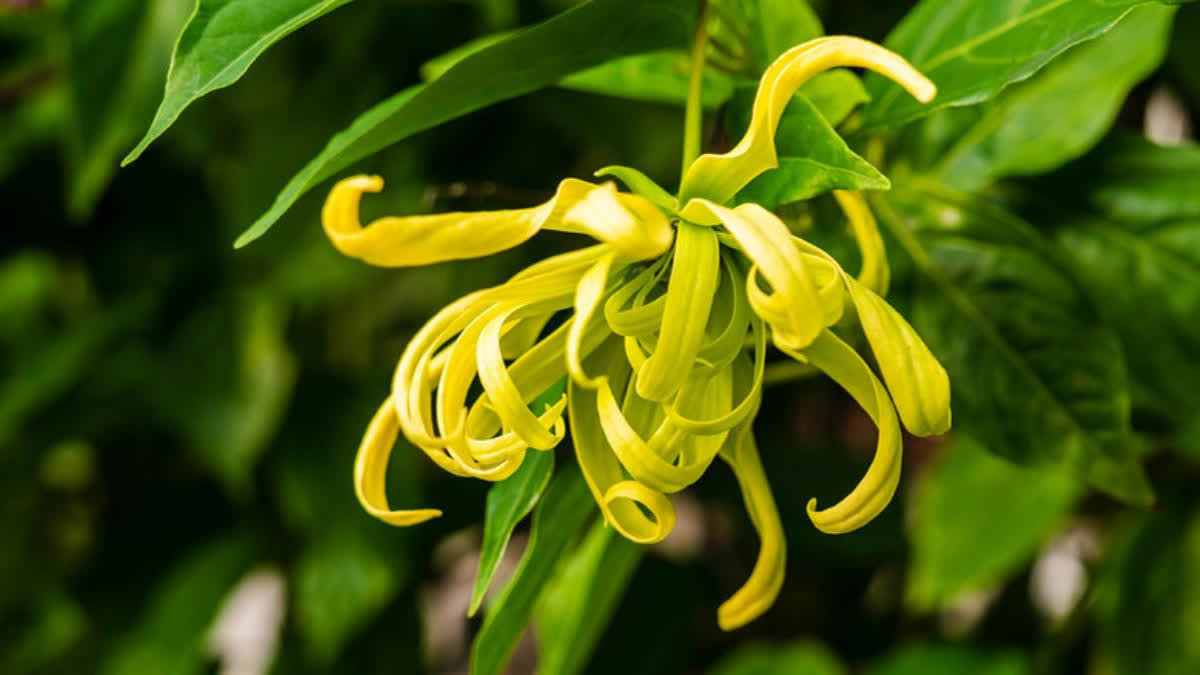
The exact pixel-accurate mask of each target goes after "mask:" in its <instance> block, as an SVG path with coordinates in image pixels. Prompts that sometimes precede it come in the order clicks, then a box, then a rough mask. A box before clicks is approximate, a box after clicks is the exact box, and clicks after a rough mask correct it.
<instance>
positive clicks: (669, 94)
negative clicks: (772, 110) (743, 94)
mask: <svg viewBox="0 0 1200 675" xmlns="http://www.w3.org/2000/svg"><path fill="white" fill-rule="evenodd" d="M690 69H691V58H690V57H689V56H688V53H687V52H685V51H683V50H679V49H672V50H666V51H658V52H651V53H649V54H638V55H636V56H628V57H625V58H623V59H617V60H616V61H611V62H609V63H605V64H603V65H600V66H596V67H595V68H589V69H587V70H585V71H583V72H579V73H575V74H574V75H570V76H568V77H566V78H565V79H563V80H562V81H561V82H559V85H560V86H563V87H566V88H568V89H577V90H579V91H586V92H590V93H593V94H604V95H607V96H620V97H622V98H631V99H635V100H638V101H650V102H652V103H672V104H676V105H683V104H684V103H685V102H686V101H687V92H688V77H689V72H690ZM702 77H703V78H704V84H703V87H704V88H703V89H702V90H701V96H700V101H701V103H702V104H703V105H704V107H705V108H709V109H712V108H716V107H717V106H719V105H721V104H722V103H724V102H725V101H727V100H729V97H730V96H732V95H733V79H732V78H730V77H729V76H728V75H726V74H724V73H722V72H720V71H718V70H715V69H713V68H705V69H704V72H703V73H702Z"/></svg>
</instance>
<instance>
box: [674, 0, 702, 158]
mask: <svg viewBox="0 0 1200 675" xmlns="http://www.w3.org/2000/svg"><path fill="white" fill-rule="evenodd" d="M707 48H708V0H700V11H698V12H697V13H696V40H695V41H694V42H693V43H692V68H691V73H690V74H689V77H688V95H687V108H686V110H685V112H684V117H683V170H682V172H681V173H680V177H681V178H682V176H683V175H685V174H687V170H688V167H689V166H691V165H692V162H694V161H696V158H697V157H699V156H700V131H701V129H700V127H701V122H702V114H703V111H704V108H703V106H701V105H700V95H701V94H702V93H703V92H702V89H703V84H704V52H705V50H706V49H707Z"/></svg>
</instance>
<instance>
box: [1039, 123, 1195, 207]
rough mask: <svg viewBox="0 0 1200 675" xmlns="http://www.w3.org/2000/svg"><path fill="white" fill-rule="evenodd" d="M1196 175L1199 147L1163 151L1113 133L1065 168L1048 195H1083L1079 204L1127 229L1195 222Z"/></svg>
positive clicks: (1191, 145)
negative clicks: (1175, 221) (1128, 227)
mask: <svg viewBox="0 0 1200 675" xmlns="http://www.w3.org/2000/svg"><path fill="white" fill-rule="evenodd" d="M1197 175H1200V145H1196V144H1194V143H1187V144H1183V145H1177V146H1171V147H1164V146H1160V145H1156V144H1154V143H1151V142H1150V141H1148V140H1146V139H1145V138H1142V137H1139V136H1133V135H1129V134H1123V133H1118V134H1113V135H1111V136H1110V137H1108V138H1106V139H1105V140H1104V142H1103V143H1101V144H1100V145H1099V146H1097V147H1096V149H1095V150H1094V151H1092V152H1090V153H1088V154H1087V155H1086V156H1084V157H1083V158H1081V159H1080V160H1079V161H1078V162H1075V163H1073V164H1071V165H1069V166H1067V167H1066V168H1065V169H1064V170H1063V171H1062V172H1061V175H1059V176H1056V177H1055V179H1054V180H1051V181H1049V184H1048V188H1049V190H1048V191H1050V192H1054V193H1058V192H1061V191H1063V190H1070V191H1071V192H1073V193H1078V192H1080V191H1082V192H1083V194H1082V195H1081V196H1080V197H1079V201H1082V202H1084V203H1085V204H1087V205H1088V206H1090V207H1092V208H1094V209H1095V210H1097V211H1099V212H1100V213H1103V214H1104V215H1106V216H1108V217H1109V218H1111V219H1113V220H1114V221H1119V222H1123V223H1128V224H1129V225H1143V224H1152V223H1158V222H1162V221H1166V220H1186V219H1200V190H1198V189H1196V176H1197Z"/></svg>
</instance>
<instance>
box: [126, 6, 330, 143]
mask: <svg viewBox="0 0 1200 675" xmlns="http://www.w3.org/2000/svg"><path fill="white" fill-rule="evenodd" d="M350 1H351V0H195V8H194V9H193V10H192V14H191V17H190V18H189V19H188V22H187V24H186V25H185V26H184V28H183V32H182V33H180V34H179V40H178V42H177V43H176V44H175V51H174V53H173V54H172V56H171V69H170V71H169V72H168V73H167V84H166V91H164V92H163V95H162V102H161V103H159V105H158V111H157V112H155V113H154V120H153V121H152V122H151V123H150V128H149V130H147V131H146V134H145V135H144V136H143V137H142V140H141V141H139V142H138V144H137V147H135V148H134V149H133V150H132V151H130V152H129V154H128V155H127V156H126V157H125V159H124V160H123V161H122V162H121V163H122V164H123V165H124V164H128V163H129V162H132V161H133V160H135V159H137V158H138V156H139V155H141V154H142V152H143V151H144V150H145V149H146V146H148V145H150V143H152V142H153V141H154V139H156V138H158V137H159V136H161V135H162V133H163V132H164V131H166V130H167V129H168V128H169V127H170V126H171V125H172V124H173V123H174V122H175V120H176V119H177V118H178V117H179V115H180V113H182V112H183V110H184V109H185V108H187V107H188V106H189V105H191V104H192V103H193V102H194V101H195V100H196V99H198V98H200V97H201V96H204V95H206V94H209V93H211V92H213V91H216V90H217V89H220V88H222V87H228V86H229V85H231V84H233V83H234V82H237V81H238V79H239V78H241V77H242V75H244V74H245V73H246V71H247V70H248V69H249V68H250V65H251V64H253V63H254V61H255V59H257V58H258V57H259V56H261V55H262V53H263V52H265V51H266V50H267V49H268V48H269V47H270V46H271V45H273V44H275V43H276V42H278V41H279V40H281V39H282V38H284V37H286V36H287V35H288V34H290V33H292V32H293V31H295V30H297V29H299V28H301V27H302V26H304V25H305V24H307V23H309V22H311V21H313V20H315V19H318V18H320V17H322V16H324V15H326V14H328V13H329V12H331V11H333V10H335V9H337V8H338V7H341V6H342V5H345V4H347V3H349V2H350ZM175 4H183V3H175Z"/></svg>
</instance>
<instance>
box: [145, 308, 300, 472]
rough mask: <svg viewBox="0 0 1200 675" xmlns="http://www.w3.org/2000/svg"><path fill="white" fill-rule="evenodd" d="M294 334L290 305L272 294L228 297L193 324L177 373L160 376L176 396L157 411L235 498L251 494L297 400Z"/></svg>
mask: <svg viewBox="0 0 1200 675" xmlns="http://www.w3.org/2000/svg"><path fill="white" fill-rule="evenodd" d="M286 328H287V316H286V314H285V312H284V309H283V307H281V306H280V305H279V304H277V303H276V302H274V301H273V300H272V299H270V298H268V297H266V296H265V295H262V294H254V295H247V296H244V297H240V298H237V299H236V300H234V301H233V302H229V303H226V302H225V301H224V299H222V300H220V301H218V302H216V303H213V304H212V305H211V306H209V307H202V308H201V309H200V310H199V311H196V312H195V313H194V314H193V315H192V316H191V317H190V318H189V321H188V322H187V323H186V324H185V325H184V327H183V329H182V330H181V331H180V336H179V339H178V341H177V342H176V343H175V345H174V346H173V349H172V351H171V353H170V357H169V359H168V362H169V363H170V364H174V367H173V368H167V369H164V370H163V371H161V373H160V377H161V378H162V379H161V380H160V382H161V383H162V384H161V385H160V386H161V389H162V390H163V391H165V392H169V393H167V394H165V395H162V396H160V397H159V398H158V399H156V401H155V403H156V405H158V406H160V408H161V410H162V412H163V413H164V415H166V416H167V417H168V418H169V419H171V420H172V421H173V422H175V423H176V424H177V425H178V427H179V428H180V429H181V430H182V431H184V432H185V433H186V434H187V437H188V440H189V441H190V442H191V444H192V446H193V448H194V449H195V451H196V453H197V456H198V458H199V459H200V461H202V462H203V463H204V464H206V465H207V466H208V467H209V468H210V469H211V470H212V471H213V473H214V474H216V476H218V477H219V478H220V479H221V480H222V481H223V482H224V483H225V486H226V487H227V488H228V489H229V490H230V491H231V492H232V493H234V494H242V495H244V494H246V493H247V491H248V490H249V489H250V487H251V486H250V481H251V478H252V475H253V471H254V467H255V464H256V462H257V461H258V458H259V457H260V456H261V455H262V452H263V451H264V450H265V449H266V447H267V444H268V443H269V442H270V441H271V439H272V438H273V437H274V434H275V432H276V430H277V429H278V428H279V422H280V420H281V418H282V416H283V413H284V411H285V410H286V409H287V404H288V401H289V399H290V397H291V394H292V388H293V385H294V384H295V379H296V362H295V357H294V356H293V355H292V353H291V351H290V350H289V348H288V345H287V342H286V340H285V336H284V331H285V330H286ZM222 361H223V362H222ZM217 364H219V366H220V367H214V366H215V365H217ZM181 383H186V386H180V384H181Z"/></svg>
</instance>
